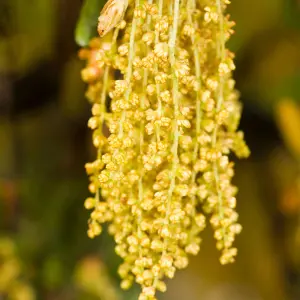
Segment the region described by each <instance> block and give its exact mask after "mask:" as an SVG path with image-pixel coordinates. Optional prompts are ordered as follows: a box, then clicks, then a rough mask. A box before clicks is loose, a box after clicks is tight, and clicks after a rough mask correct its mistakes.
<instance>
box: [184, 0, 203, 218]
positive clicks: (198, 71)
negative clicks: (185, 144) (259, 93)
mask: <svg viewBox="0 0 300 300" xmlns="http://www.w3.org/2000/svg"><path fill="white" fill-rule="evenodd" d="M187 7H188V21H189V23H190V24H191V25H192V26H193V27H194V28H195V29H196V30H197V28H198V24H197V22H194V21H193V19H192V12H193V11H194V10H195V8H196V1H195V0H188V3H187ZM191 40H192V45H193V50H194V51H193V52H194V62H195V73H196V79H197V82H198V83H199V87H198V90H197V92H196V137H195V147H194V150H193V159H192V162H193V165H194V164H195V163H196V160H197V158H198V152H199V148H200V147H199V143H198V141H197V137H198V136H199V135H200V133H201V118H202V112H201V95H200V93H201V85H202V82H201V65H200V57H199V51H198V47H197V45H196V41H195V36H194V35H193V36H192V37H191ZM196 177H197V172H196V171H195V170H194V169H193V170H192V176H191V182H192V184H194V183H195V182H196ZM195 200H196V196H195V195H193V196H192V203H193V204H194V205H195ZM194 215H195V210H194V211H193V215H192V216H194Z"/></svg>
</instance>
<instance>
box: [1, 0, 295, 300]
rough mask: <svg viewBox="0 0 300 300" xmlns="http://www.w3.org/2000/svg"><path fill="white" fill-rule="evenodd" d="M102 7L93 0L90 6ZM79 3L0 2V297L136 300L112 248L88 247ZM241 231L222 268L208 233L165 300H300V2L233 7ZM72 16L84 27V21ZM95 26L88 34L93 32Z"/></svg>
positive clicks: (84, 34)
mask: <svg viewBox="0 0 300 300" xmlns="http://www.w3.org/2000/svg"><path fill="white" fill-rule="evenodd" d="M89 1H90V3H91V2H93V5H100V6H101V5H103V3H101V1H102V0H89ZM82 5H83V1H80V0H0V299H1V300H6V299H10V300H34V299H41V300H97V299H100V300H136V299H137V292H138V290H137V289H133V290H131V291H129V292H122V291H121V290H120V289H119V288H118V280H119V279H118V276H117V275H116V274H117V273H116V268H117V265H118V263H119V260H118V258H117V256H116V255H115V254H114V250H113V241H112V239H111V238H110V237H109V236H108V235H107V234H105V233H104V234H103V235H102V237H101V238H97V239H95V240H90V239H88V237H87V235H86V229H87V219H88V212H87V211H86V210H85V209H84V207H83V202H84V199H85V198H86V197H87V196H88V195H89V192H88V189H87V186H88V180H87V176H86V174H85V170H84V164H85V162H88V161H91V160H93V157H94V149H93V147H92V143H91V132H90V130H89V129H87V127H86V123H87V120H88V118H89V115H90V105H89V103H88V102H87V100H86V99H85V97H84V93H85V85H84V84H83V83H82V81H81V78H80V70H81V68H82V67H83V63H82V62H81V61H80V60H79V59H78V57H77V52H78V50H79V46H78V45H77V44H76V42H75V38H74V31H75V28H76V23H77V21H78V20H79V19H80V22H79V23H80V25H79V26H81V27H80V28H79V29H78V28H77V37H76V39H77V41H78V42H80V43H81V44H84V43H86V39H88V37H89V36H92V35H95V34H96V33H95V31H93V30H92V29H93V25H95V16H96V17H97V14H98V10H96V11H95V10H90V9H89V8H88V7H87V4H86V3H85V10H84V11H81V9H82ZM230 13H231V15H232V18H233V19H234V20H235V21H236V23H237V26H236V33H235V35H234V36H233V37H232V39H231V42H230V45H229V46H230V48H231V49H232V50H233V51H235V52H236V65H237V71H236V72H235V79H236V81H237V86H238V89H239V90H240V91H241V101H242V102H243V106H244V110H243V116H242V121H241V128H242V129H243V130H244V131H245V137H246V140H247V142H248V145H249V147H250V149H251V151H252V155H251V157H250V159H248V160H245V161H238V162H237V163H236V176H235V184H237V185H238V187H239V194H238V211H239V213H240V220H241V223H242V224H243V228H244V230H243V232H242V234H241V235H240V236H239V237H238V239H237V243H236V244H237V246H238V248H239V255H238V259H237V262H236V263H235V264H233V265H230V266H226V267H224V266H220V264H219V262H218V253H217V250H215V246H214V241H213V238H212V233H211V231H210V229H209V228H208V229H207V230H206V231H205V233H204V235H203V240H204V241H203V243H202V251H200V255H198V257H195V258H193V259H192V260H191V264H190V266H189V267H188V269H186V270H184V271H180V272H178V273H177V276H176V277H175V279H173V280H171V281H170V282H169V283H168V287H169V288H168V292H167V293H166V294H165V295H160V299H164V300H181V299H186V300H299V299H300V107H299V103H300V1H299V0H232V5H231V7H230ZM80 16H81V17H80ZM91 28H92V29H91Z"/></svg>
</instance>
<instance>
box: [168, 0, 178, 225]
mask: <svg viewBox="0 0 300 300" xmlns="http://www.w3.org/2000/svg"><path fill="white" fill-rule="evenodd" d="M178 21H179V0H175V1H174V18H173V25H172V31H171V34H170V40H169V55H170V64H171V69H172V83H173V88H172V94H173V105H174V141H173V145H172V150H171V152H172V155H173V164H172V173H171V182H170V187H169V190H168V200H167V209H166V218H168V216H169V213H170V206H171V201H172V195H173V191H174V188H175V180H176V171H177V166H178V142H179V128H178V122H177V117H178V115H179V99H178V78H177V76H176V73H175V62H176V59H175V46H176V38H177V29H178ZM167 222H169V220H167Z"/></svg>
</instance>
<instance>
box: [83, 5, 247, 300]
mask: <svg viewBox="0 0 300 300" xmlns="http://www.w3.org/2000/svg"><path fill="white" fill-rule="evenodd" d="M228 3H229V0H181V1H180V0H157V1H156V2H155V3H154V2H153V1H152V0H149V1H146V0H145V1H142V0H135V2H133V3H130V4H129V7H128V8H127V11H126V14H125V16H124V20H123V21H122V22H121V23H119V25H118V26H117V27H116V28H115V29H114V30H113V31H112V32H110V33H109V34H108V35H106V36H105V37H104V38H96V39H93V40H92V41H91V44H90V47H89V48H88V49H83V50H81V52H80V56H81V58H82V59H86V60H87V66H86V68H85V69H84V70H83V71H82V77H83V80H84V81H86V82H87V83H88V84H89V86H88V91H87V97H88V99H89V100H90V101H91V102H92V103H93V107H92V115H93V116H92V117H91V118H90V120H89V122H88V126H89V127H90V128H91V129H92V130H93V143H94V145H95V147H96V148H97V151H98V155H97V159H96V160H95V161H94V162H91V163H88V164H86V170H87V173H88V175H89V177H90V182H91V183H90V186H89V189H90V191H91V193H92V194H93V196H92V197H89V198H88V199H86V201H85V207H86V208H87V209H91V210H92V213H91V218H90V220H89V230H88V235H89V237H91V238H93V237H95V236H97V235H99V234H100V233H101V231H102V224H103V223H106V222H108V223H109V227H108V228H109V229H108V230H109V233H110V234H111V235H113V237H114V240H115V242H116V247H115V251H116V253H117V254H118V255H119V256H120V257H121V258H122V259H123V263H122V264H121V265H120V267H119V274H120V276H121V278H122V282H121V286H122V288H124V289H127V288H129V287H130V286H131V285H132V284H133V282H137V283H138V284H140V285H141V287H142V292H141V294H140V297H139V300H144V299H149V300H150V299H151V300H153V299H156V298H155V293H156V291H157V290H158V291H162V292H163V291H165V290H166V285H165V283H164V281H163V278H165V277H168V278H172V277H173V276H174V273H175V271H176V269H182V268H185V267H186V266H187V265H188V261H189V257H188V256H189V254H192V255H196V254H197V253H198V252H199V250H200V242H201V238H200V236H199V234H200V232H201V231H202V230H203V229H204V228H205V226H206V223H207V222H208V223H210V224H211V226H212V228H213V230H214V236H215V239H216V241H217V248H218V249H219V250H220V251H221V257H220V262H221V263H222V264H226V263H230V262H233V261H234V257H235V255H236V254H237V249H236V248H234V247H233V242H234V239H235V236H236V234H238V233H240V231H241V225H240V224H238V223H237V220H238V214H237V213H236V211H235V207H236V198H235V195H236V193H237V188H236V187H235V186H233V185H232V183H231V179H232V177H233V175H234V170H233V163H232V162H230V161H229V158H228V156H229V154H230V152H231V151H233V152H234V153H235V154H236V155H237V156H238V157H247V156H248V155H249V150H248V148H247V146H246V144H245V142H244V140H243V133H242V132H240V131H237V127H238V123H239V119H240V114H241V105H240V103H239V102H238V92H237V91H236V90H235V89H234V85H235V82H234V80H233V79H232V70H234V68H235V66H234V63H233V57H234V55H233V54H232V53H231V52H230V51H229V50H228V49H226V48H225V43H226V41H227V40H228V39H229V37H230V35H231V34H232V32H233V30H232V27H233V25H234V23H233V22H231V21H230V20H229V17H228V16H227V15H225V10H226V6H227V4H228Z"/></svg>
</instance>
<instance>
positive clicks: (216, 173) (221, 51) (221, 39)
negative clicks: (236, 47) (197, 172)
mask: <svg viewBox="0 0 300 300" xmlns="http://www.w3.org/2000/svg"><path fill="white" fill-rule="evenodd" d="M216 6H217V11H218V16H219V31H220V37H219V39H218V42H217V43H218V49H217V50H218V58H219V61H220V62H223V61H224V59H225V35H224V17H223V10H222V6H221V0H216ZM223 102H224V77H223V76H222V75H221V74H219V89H218V100H217V106H216V113H219V112H220V109H221V107H222V104H223ZM218 130H219V126H218V125H217V124H216V127H215V129H214V132H213V139H212V148H213V149H215V148H216V144H217V135H218ZM213 173H214V179H215V185H216V191H217V197H218V214H219V218H220V220H222V219H223V218H224V205H223V195H222V192H221V191H220V188H219V182H220V176H219V170H218V165H217V162H216V161H215V162H214V163H213ZM222 231H223V238H224V239H225V228H224V227H223V228H222Z"/></svg>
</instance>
